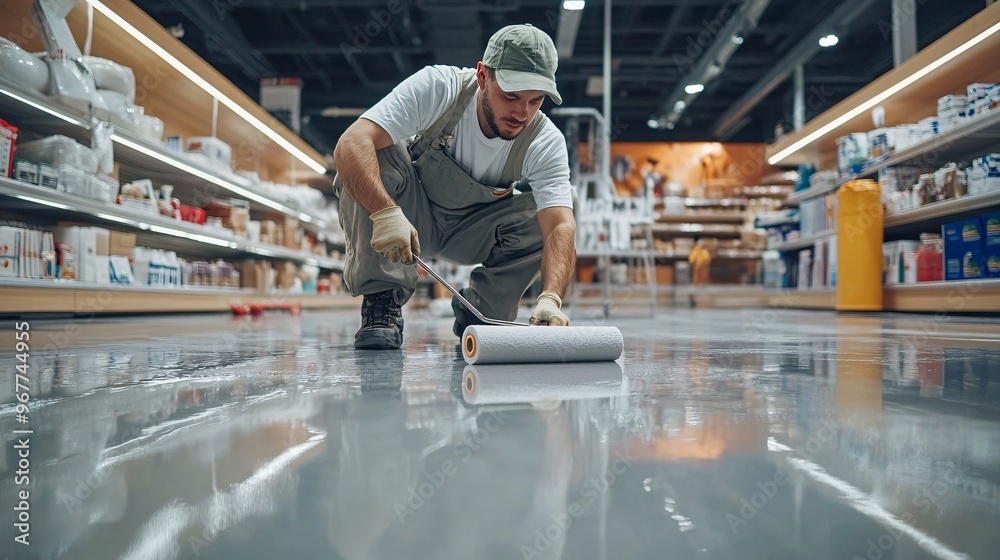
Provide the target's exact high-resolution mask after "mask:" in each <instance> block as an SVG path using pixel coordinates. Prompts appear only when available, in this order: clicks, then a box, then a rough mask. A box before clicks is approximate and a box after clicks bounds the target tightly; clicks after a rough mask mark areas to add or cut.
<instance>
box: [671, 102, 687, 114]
mask: <svg viewBox="0 0 1000 560" xmlns="http://www.w3.org/2000/svg"><path fill="white" fill-rule="evenodd" d="M686 107H687V103H685V102H684V101H683V100H681V101H678V102H677V103H674V112H675V113H683V112H684V109H685V108H686Z"/></svg>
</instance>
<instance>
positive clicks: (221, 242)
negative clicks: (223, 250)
mask: <svg viewBox="0 0 1000 560" xmlns="http://www.w3.org/2000/svg"><path fill="white" fill-rule="evenodd" d="M149 230H150V231H152V232H155V233H164V234H167V235H173V236H174V237H183V238H185V239H190V240H192V241H199V242H201V243H209V244H211V245H218V246H219V247H229V248H230V249H235V248H237V247H238V245H237V244H236V243H235V242H233V241H228V240H226V239H219V238H218V237H211V236H209V235H200V234H197V233H188V232H186V231H181V230H179V229H174V228H168V227H163V226H149Z"/></svg>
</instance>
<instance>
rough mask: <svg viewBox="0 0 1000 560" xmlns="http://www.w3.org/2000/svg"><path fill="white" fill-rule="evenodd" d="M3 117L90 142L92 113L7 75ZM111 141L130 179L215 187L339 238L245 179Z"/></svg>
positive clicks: (141, 144)
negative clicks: (25, 86) (27, 88)
mask: <svg viewBox="0 0 1000 560" xmlns="http://www.w3.org/2000/svg"><path fill="white" fill-rule="evenodd" d="M0 113H6V114H15V115H18V116H19V118H18V121H19V122H22V123H25V125H26V126H30V128H31V129H32V130H36V131H41V132H44V133H46V134H62V135H64V136H68V137H70V138H73V139H74V140H77V141H79V142H83V143H85V144H89V143H90V134H91V129H90V125H89V124H88V123H89V122H90V116H89V115H84V114H80V113H77V112H75V111H74V110H72V109H71V108H68V107H65V106H63V105H60V104H59V103H57V102H55V101H53V100H50V99H49V98H47V97H44V96H42V95H39V94H37V93H34V92H30V91H25V90H23V89H21V88H20V87H18V86H17V85H15V84H12V83H10V82H7V81H6V80H4V79H3V77H0ZM112 139H113V140H114V142H115V160H116V161H117V162H118V163H119V165H120V166H121V169H122V174H123V176H127V178H128V179H138V178H149V179H153V180H154V181H156V182H161V183H168V184H173V185H174V187H175V191H174V192H175V193H176V194H177V195H178V196H182V197H186V198H194V197H196V196H201V197H204V196H205V193H206V192H211V191H210V190H209V189H211V187H208V185H214V187H216V188H215V189H214V190H215V191H217V192H218V194H217V195H216V196H224V195H229V196H236V197H239V198H244V199H246V200H248V201H249V202H250V208H251V211H254V212H264V213H268V214H284V215H288V216H292V217H295V218H298V219H299V220H300V221H301V223H302V224H303V226H304V227H307V228H309V229H310V230H312V231H314V232H317V233H320V232H322V233H327V234H329V235H330V237H331V238H334V239H335V238H336V237H337V236H336V235H335V234H334V233H333V232H327V228H329V227H330V225H331V224H329V223H328V222H327V220H326V219H325V218H323V217H320V216H318V215H316V214H314V213H312V212H310V211H309V210H308V209H301V208H292V207H291V206H289V203H288V201H279V200H274V199H271V198H268V197H267V196H266V195H264V194H263V193H259V192H256V191H255V190H254V188H253V187H252V186H251V185H250V184H249V182H248V181H247V180H246V179H244V178H243V177H240V176H238V175H236V174H228V175H227V176H223V175H222V174H220V173H219V172H218V171H217V170H215V169H212V168H209V167H207V166H205V165H203V164H201V163H200V162H198V161H195V160H192V159H189V158H187V157H186V156H185V154H182V153H179V152H174V151H171V150H168V149H166V148H165V147H163V146H161V145H157V144H153V143H150V142H148V141H146V140H144V139H141V138H138V137H136V136H135V135H133V134H130V133H128V132H126V131H122V130H117V131H115V135H114V136H113V138H112ZM123 178H126V177H123ZM219 189H221V191H219Z"/></svg>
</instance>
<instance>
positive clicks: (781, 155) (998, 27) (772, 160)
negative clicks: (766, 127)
mask: <svg viewBox="0 0 1000 560" xmlns="http://www.w3.org/2000/svg"><path fill="white" fill-rule="evenodd" d="M997 31H1000V23H995V24H993V26H992V27H990V28H989V29H987V30H986V31H983V32H982V33H980V34H979V35H976V36H975V37H973V38H971V39H969V40H968V41H966V42H964V43H962V44H961V45H959V46H957V47H955V48H954V49H953V50H952V51H951V52H949V53H947V54H945V55H944V56H942V57H941V58H939V59H937V60H935V61H934V62H931V63H930V64H928V65H927V66H924V67H923V68H921V69H920V70H917V71H916V72H914V73H913V74H910V75H909V76H907V77H906V78H904V79H902V80H900V81H899V83H897V84H895V85H893V86H890V87H889V88H888V89H886V90H885V91H883V92H882V93H880V94H878V95H876V96H874V97H872V98H871V99H869V100H868V101H865V102H864V103H861V104H860V105H858V106H857V107H855V108H854V109H851V110H850V111H848V112H846V113H844V114H843V115H841V116H839V117H837V118H836V119H834V120H832V121H830V122H829V123H828V124H826V125H824V126H822V127H820V128H819V129H817V130H816V131H815V132H813V133H811V134H808V135H806V136H805V137H804V138H802V139H801V140H799V141H797V142H795V143H793V144H792V145H791V146H789V147H787V148H785V149H784V150H781V151H780V152H778V153H776V154H774V155H773V156H771V157H769V158H768V159H767V163H769V164H771V165H777V164H778V163H779V162H780V161H781V160H783V159H785V158H787V157H788V156H790V155H792V154H794V153H795V152H797V151H799V150H801V149H802V148H804V147H806V146H808V145H809V144H811V143H812V142H814V141H815V140H817V139H819V138H820V137H822V136H823V135H825V134H827V133H829V132H831V131H833V130H834V129H836V128H837V127H839V126H841V125H842V124H844V123H846V122H847V121H849V120H851V119H853V118H854V117H856V116H858V115H860V114H862V113H864V112H866V111H868V109H871V108H872V107H874V106H876V105H878V104H879V103H881V102H883V101H885V100H886V99H888V98H889V97H891V96H893V95H895V94H896V93H898V92H900V91H902V90H903V89H904V88H906V87H907V86H909V85H910V84H912V83H914V82H916V81H917V80H919V79H920V78H923V77H924V76H926V75H928V74H930V73H931V72H933V71H935V70H937V69H938V68H940V67H941V66H944V65H945V64H947V63H948V62H950V61H951V60H952V59H954V58H955V57H957V56H958V55H960V54H962V53H964V52H965V51H967V50H969V49H971V48H972V47H974V46H976V45H978V44H979V43H981V42H983V41H984V40H985V39H986V38H987V37H989V36H990V35H993V34H994V33H996V32H997Z"/></svg>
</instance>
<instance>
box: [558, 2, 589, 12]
mask: <svg viewBox="0 0 1000 560" xmlns="http://www.w3.org/2000/svg"><path fill="white" fill-rule="evenodd" d="M586 4H587V2H586V1H585V0H563V4H562V6H563V9H564V10H568V11H571V12H578V11H580V10H582V9H583V7H584V6H585V5H586Z"/></svg>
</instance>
